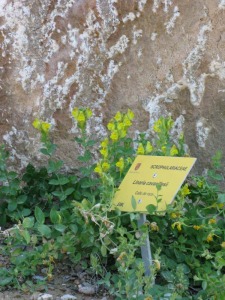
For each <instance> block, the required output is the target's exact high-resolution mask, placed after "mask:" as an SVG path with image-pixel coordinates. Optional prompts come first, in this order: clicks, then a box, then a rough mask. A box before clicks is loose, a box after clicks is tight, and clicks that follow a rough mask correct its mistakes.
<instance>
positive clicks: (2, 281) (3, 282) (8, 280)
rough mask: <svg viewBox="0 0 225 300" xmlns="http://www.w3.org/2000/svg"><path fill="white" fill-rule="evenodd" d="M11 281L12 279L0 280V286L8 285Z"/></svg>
mask: <svg viewBox="0 0 225 300" xmlns="http://www.w3.org/2000/svg"><path fill="white" fill-rule="evenodd" d="M11 281H13V277H12V276H10V277H6V278H0V286H5V285H8V284H9V283H10V282H11Z"/></svg>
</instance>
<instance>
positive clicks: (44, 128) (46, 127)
mask: <svg viewBox="0 0 225 300" xmlns="http://www.w3.org/2000/svg"><path fill="white" fill-rule="evenodd" d="M50 128H51V124H49V123H47V122H42V123H41V130H42V131H44V132H45V133H48V132H49V129H50Z"/></svg>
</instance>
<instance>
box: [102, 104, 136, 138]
mask: <svg viewBox="0 0 225 300" xmlns="http://www.w3.org/2000/svg"><path fill="white" fill-rule="evenodd" d="M133 118H134V113H133V112H132V111H131V110H130V109H128V111H127V113H126V114H122V113H121V112H117V113H116V115H115V116H114V118H113V119H112V120H111V121H110V122H109V123H108V125H107V128H108V130H109V131H111V135H110V139H111V140H112V141H113V142H116V141H118V140H119V139H121V138H124V137H125V136H126V135H127V130H128V128H129V127H130V126H131V125H132V120H133Z"/></svg>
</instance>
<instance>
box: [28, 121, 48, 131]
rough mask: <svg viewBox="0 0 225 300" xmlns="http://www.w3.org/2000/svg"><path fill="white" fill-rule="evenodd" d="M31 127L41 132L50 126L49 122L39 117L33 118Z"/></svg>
mask: <svg viewBox="0 0 225 300" xmlns="http://www.w3.org/2000/svg"><path fill="white" fill-rule="evenodd" d="M32 125H33V127H34V128H35V129H37V130H39V131H41V132H44V133H48V132H49V130H50V128H51V124H49V123H47V122H43V121H41V120H39V119H35V120H34V122H33V123H32Z"/></svg>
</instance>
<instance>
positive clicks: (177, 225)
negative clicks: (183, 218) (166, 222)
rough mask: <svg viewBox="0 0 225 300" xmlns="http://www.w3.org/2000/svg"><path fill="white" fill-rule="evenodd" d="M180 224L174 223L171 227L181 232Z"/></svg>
mask: <svg viewBox="0 0 225 300" xmlns="http://www.w3.org/2000/svg"><path fill="white" fill-rule="evenodd" d="M181 225H182V224H181V222H175V223H173V224H172V225H171V227H172V228H173V229H174V228H175V227H176V228H177V230H178V231H181V230H182V227H181Z"/></svg>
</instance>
